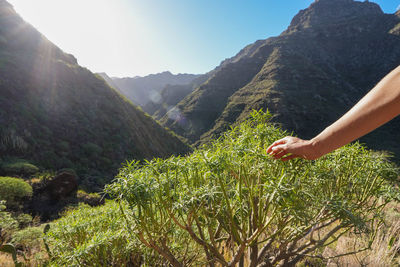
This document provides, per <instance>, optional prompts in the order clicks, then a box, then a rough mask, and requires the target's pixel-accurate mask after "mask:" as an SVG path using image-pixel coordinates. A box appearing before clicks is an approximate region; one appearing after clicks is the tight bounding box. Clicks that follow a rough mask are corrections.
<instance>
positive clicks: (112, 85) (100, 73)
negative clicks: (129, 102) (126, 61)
mask: <svg viewBox="0 0 400 267" xmlns="http://www.w3.org/2000/svg"><path fill="white" fill-rule="evenodd" d="M96 74H97V75H99V76H100V77H101V78H103V79H104V80H105V81H106V82H107V83H108V85H109V86H111V87H112V88H114V89H116V90H117V91H118V92H120V93H121V94H123V93H122V92H121V89H119V87H118V86H117V85H116V84H115V83H114V81H113V79H112V78H111V77H110V76H108V75H107V73H105V72H99V73H96Z"/></svg>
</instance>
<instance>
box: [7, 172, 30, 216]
mask: <svg viewBox="0 0 400 267" xmlns="http://www.w3.org/2000/svg"><path fill="white" fill-rule="evenodd" d="M31 196H32V187H31V186H30V185H29V184H28V183H27V182H25V181H24V180H22V179H20V178H13V177H0V200H5V201H6V205H7V207H8V208H11V209H15V208H19V207H20V206H21V205H22V203H23V201H24V200H25V199H27V198H30V197H31Z"/></svg>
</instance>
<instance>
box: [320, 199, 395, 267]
mask: <svg viewBox="0 0 400 267" xmlns="http://www.w3.org/2000/svg"><path fill="white" fill-rule="evenodd" d="M385 212H386V222H387V223H386V225H382V226H380V228H379V229H378V232H377V234H376V237H375V239H374V242H373V243H372V245H371V249H369V250H366V251H363V252H360V253H357V254H354V255H348V256H343V257H339V258H336V259H330V260H329V261H328V264H327V266H329V267H336V266H340V267H353V266H371V267H389V266H400V256H399V252H400V220H399V218H400V203H390V204H389V205H388V207H387V208H386V211H385ZM364 247H368V238H367V237H365V236H362V237H360V236H355V235H347V236H344V237H342V238H341V239H339V240H338V242H337V244H336V247H335V248H334V249H333V248H326V249H325V251H324V255H323V256H324V257H332V256H336V255H340V254H344V253H346V252H349V251H355V250H358V249H361V248H364Z"/></svg>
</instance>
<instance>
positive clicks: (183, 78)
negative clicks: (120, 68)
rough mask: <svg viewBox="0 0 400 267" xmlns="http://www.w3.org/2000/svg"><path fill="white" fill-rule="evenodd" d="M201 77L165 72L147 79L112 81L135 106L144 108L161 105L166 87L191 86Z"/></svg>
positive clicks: (118, 79)
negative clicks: (161, 95)
mask: <svg viewBox="0 0 400 267" xmlns="http://www.w3.org/2000/svg"><path fill="white" fill-rule="evenodd" d="M199 76H200V75H195V74H176V75H174V74H172V73H171V72H169V71H165V72H162V73H157V74H150V75H147V76H145V77H133V78H129V77H126V78H117V77H112V80H113V82H114V84H115V85H116V86H117V87H118V88H119V89H120V90H121V92H122V93H123V94H124V95H125V96H126V97H127V98H128V99H130V100H131V101H132V102H133V103H134V104H137V105H139V106H141V107H144V106H146V104H148V103H150V102H154V103H159V102H160V101H161V99H160V92H161V90H162V89H163V88H164V87H165V86H166V85H168V84H171V85H183V84H189V83H191V82H192V81H193V80H194V79H196V78H198V77H199Z"/></svg>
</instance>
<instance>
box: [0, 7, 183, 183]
mask: <svg viewBox="0 0 400 267" xmlns="http://www.w3.org/2000/svg"><path fill="white" fill-rule="evenodd" d="M0 125H1V128H0V155H1V159H3V160H5V159H7V158H11V157H15V158H22V159H26V160H29V161H31V162H33V163H35V164H37V165H38V166H40V167H42V168H46V169H53V170H57V169H60V168H74V169H76V170H77V172H78V175H79V176H81V177H86V178H87V179H92V180H95V181H96V179H97V182H98V183H99V184H101V183H104V182H105V181H106V180H108V181H109V180H110V179H111V178H112V176H113V174H115V173H116V172H117V170H118V168H119V167H120V164H121V163H122V162H125V160H127V159H138V160H141V159H145V158H147V159H150V158H153V157H166V156H169V155H171V154H180V153H182V154H183V153H186V152H188V151H190V148H189V147H188V146H187V145H185V144H184V143H182V142H181V141H180V139H178V138H177V137H176V136H175V135H173V134H171V133H170V132H167V131H166V130H165V129H164V128H163V127H161V126H160V125H159V124H158V123H157V122H155V121H154V120H153V119H152V118H150V117H149V116H147V115H146V114H145V113H143V112H142V111H140V110H138V109H137V108H136V107H135V106H134V105H132V103H131V102H130V101H129V100H127V99H126V98H125V97H123V96H122V95H121V94H120V93H118V92H117V91H116V90H114V89H112V88H110V87H109V86H108V85H107V84H106V83H105V81H104V80H103V79H100V78H98V77H97V76H96V75H94V74H93V73H91V72H90V71H89V70H87V69H85V68H82V67H80V66H79V65H78V64H77V62H76V59H75V58H74V57H73V56H71V55H68V54H65V53H64V52H62V51H61V50H60V49H59V48H58V47H56V46H55V45H53V44H52V43H51V42H49V41H48V40H47V39H46V38H45V37H44V36H43V35H41V34H40V33H39V32H38V31H37V30H35V29H34V28H33V27H32V26H30V25H29V24H27V23H25V22H24V21H23V20H22V19H21V18H20V17H19V16H18V15H17V14H16V13H15V11H14V10H13V8H12V7H11V5H9V4H8V3H7V2H6V1H4V0H0ZM1 159H0V160H1Z"/></svg>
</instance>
